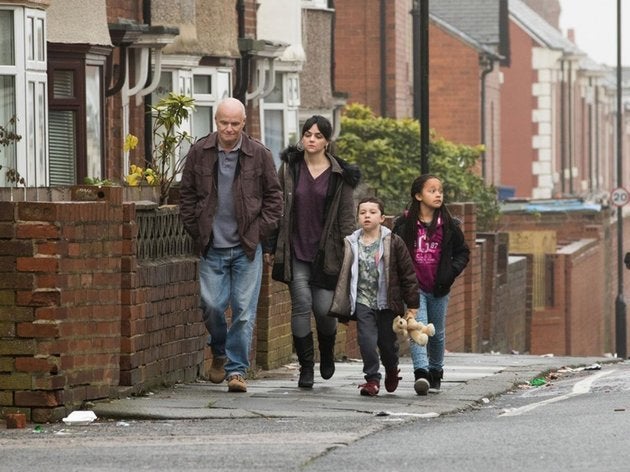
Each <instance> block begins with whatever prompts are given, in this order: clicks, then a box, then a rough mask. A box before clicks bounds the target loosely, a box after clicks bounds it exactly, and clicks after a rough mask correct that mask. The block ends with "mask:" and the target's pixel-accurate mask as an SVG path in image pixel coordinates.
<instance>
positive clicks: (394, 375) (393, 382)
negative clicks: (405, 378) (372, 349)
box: [385, 368, 402, 393]
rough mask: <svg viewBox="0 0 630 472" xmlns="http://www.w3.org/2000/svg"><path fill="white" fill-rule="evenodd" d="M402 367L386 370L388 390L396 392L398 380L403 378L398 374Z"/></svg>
mask: <svg viewBox="0 0 630 472" xmlns="http://www.w3.org/2000/svg"><path fill="white" fill-rule="evenodd" d="M399 373H400V369H398V368H393V369H387V370H385V390H387V391H388V392H390V393H391V392H395V391H396V389H397V388H398V381H399V380H401V379H402V377H401V376H399V375H398V374H399Z"/></svg>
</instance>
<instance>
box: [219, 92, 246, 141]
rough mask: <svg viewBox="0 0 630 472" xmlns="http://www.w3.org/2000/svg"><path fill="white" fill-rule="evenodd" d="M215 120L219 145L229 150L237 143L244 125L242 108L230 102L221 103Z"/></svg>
mask: <svg viewBox="0 0 630 472" xmlns="http://www.w3.org/2000/svg"><path fill="white" fill-rule="evenodd" d="M215 122H216V124H217V130H218V132H219V143H220V144H221V147H223V148H224V149H226V150H228V151H231V150H232V149H233V148H234V146H236V143H238V140H239V139H240V137H241V133H242V132H243V127H244V126H245V116H244V115H243V110H242V108H240V107H239V106H235V104H232V103H224V104H222V105H221V106H220V107H219V109H218V110H217V114H216V116H215Z"/></svg>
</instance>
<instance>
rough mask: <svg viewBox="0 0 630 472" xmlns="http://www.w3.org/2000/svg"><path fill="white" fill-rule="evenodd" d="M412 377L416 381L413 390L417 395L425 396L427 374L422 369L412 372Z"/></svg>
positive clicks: (427, 381)
mask: <svg viewBox="0 0 630 472" xmlns="http://www.w3.org/2000/svg"><path fill="white" fill-rule="evenodd" d="M413 375H414V377H415V378H416V381H415V382H414V384H413V389H414V390H415V391H416V393H417V394H418V395H426V394H427V393H429V387H430V384H429V379H430V377H429V373H428V372H427V371H426V370H424V369H416V370H414V371H413Z"/></svg>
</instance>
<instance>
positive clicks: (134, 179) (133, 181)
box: [125, 173, 142, 187]
mask: <svg viewBox="0 0 630 472" xmlns="http://www.w3.org/2000/svg"><path fill="white" fill-rule="evenodd" d="M125 180H126V181H127V185H129V186H130V187H137V186H138V185H140V181H141V180H142V176H141V175H138V174H134V173H131V174H129V175H128V176H126V177H125Z"/></svg>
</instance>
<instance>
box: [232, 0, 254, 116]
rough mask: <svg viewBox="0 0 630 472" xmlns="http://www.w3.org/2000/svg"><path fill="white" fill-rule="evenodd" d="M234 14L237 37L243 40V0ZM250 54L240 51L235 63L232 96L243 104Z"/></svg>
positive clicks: (247, 83)
mask: <svg viewBox="0 0 630 472" xmlns="http://www.w3.org/2000/svg"><path fill="white" fill-rule="evenodd" d="M236 14H237V18H238V37H239V39H241V38H245V0H238V1H237V2H236ZM250 61H251V54H250V52H249V51H241V58H240V59H238V60H237V61H236V70H237V71H238V72H237V75H236V81H235V82H236V83H235V85H234V90H233V91H232V95H233V96H234V98H237V99H238V100H240V101H241V102H243V104H244V105H245V104H246V100H245V94H246V93H247V88H248V86H249V67H250Z"/></svg>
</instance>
